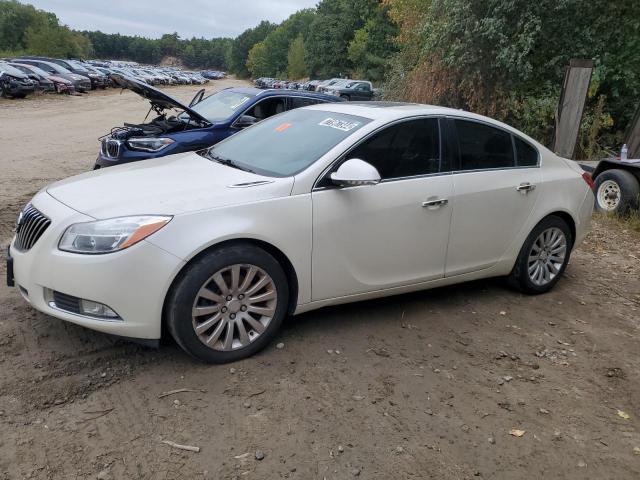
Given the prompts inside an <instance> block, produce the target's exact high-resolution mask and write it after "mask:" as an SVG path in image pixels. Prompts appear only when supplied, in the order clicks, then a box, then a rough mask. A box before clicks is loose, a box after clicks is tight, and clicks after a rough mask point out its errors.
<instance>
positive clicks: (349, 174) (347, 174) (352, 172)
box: [331, 158, 381, 187]
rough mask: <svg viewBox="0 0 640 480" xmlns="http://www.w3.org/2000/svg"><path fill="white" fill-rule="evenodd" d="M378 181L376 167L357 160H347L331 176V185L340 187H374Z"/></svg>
mask: <svg viewBox="0 0 640 480" xmlns="http://www.w3.org/2000/svg"><path fill="white" fill-rule="evenodd" d="M380 180H381V179H380V173H378V170H377V169H376V167H374V166H373V165H371V164H370V163H367V162H365V161H364V160H360V159H358V158H352V159H350V160H347V161H346V162H344V163H343V164H342V165H340V167H338V170H336V171H335V172H333V173H332V174H331V181H332V182H333V184H334V185H338V186H340V187H356V186H359V185H376V184H378V183H380Z"/></svg>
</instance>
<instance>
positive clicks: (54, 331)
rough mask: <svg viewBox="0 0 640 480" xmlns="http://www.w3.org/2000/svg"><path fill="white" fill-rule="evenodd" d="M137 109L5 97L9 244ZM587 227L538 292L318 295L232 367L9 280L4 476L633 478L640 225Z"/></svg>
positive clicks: (2, 304) (5, 235)
mask: <svg viewBox="0 0 640 480" xmlns="http://www.w3.org/2000/svg"><path fill="white" fill-rule="evenodd" d="M236 83H238V82H236V81H233V80H230V81H223V82H218V83H215V84H213V85H212V86H211V87H209V88H220V87H222V86H228V85H231V84H236ZM196 90H197V88H196V87H190V88H186V87H175V88H172V89H171V93H172V94H174V95H176V96H178V97H180V98H183V99H185V100H187V99H189V98H190V97H191V96H192V95H193V93H195V91H196ZM146 108H147V106H146V103H145V102H144V101H142V100H141V99H140V98H139V97H137V96H135V95H134V94H132V93H130V92H124V93H122V94H120V93H119V91H115V90H110V91H106V92H97V93H91V94H90V95H86V96H83V97H74V98H60V97H46V98H34V99H29V100H26V101H8V100H6V101H5V100H2V101H0V126H1V128H0V152H1V155H0V243H1V244H2V247H3V249H4V248H5V246H6V244H7V243H8V242H9V240H10V236H11V229H12V226H13V222H14V219H15V217H16V214H17V212H18V210H19V209H20V208H21V207H22V206H23V205H24V204H25V203H26V202H27V201H28V199H29V198H30V197H31V196H32V195H33V193H34V192H36V191H37V190H38V189H40V188H41V187H43V186H44V185H46V184H47V183H49V182H52V181H54V180H57V179H60V178H63V177H66V176H69V175H72V174H75V173H79V172H83V171H85V170H88V169H90V168H91V167H92V165H93V161H94V159H95V156H96V153H97V149H98V143H97V141H96V139H97V137H98V136H100V135H102V134H104V133H106V132H107V131H108V130H109V128H110V127H112V126H116V125H120V124H122V122H123V121H139V120H141V119H142V118H143V117H144V115H145V113H146ZM593 227H594V229H593V232H592V234H591V235H590V236H589V238H588V241H587V242H586V243H585V244H584V245H583V246H581V247H580V248H579V250H577V251H576V252H575V254H574V256H573V258H572V261H571V264H570V266H569V268H568V271H567V275H566V277H565V278H564V279H563V280H562V281H561V282H560V283H559V284H558V286H557V288H556V289H555V290H554V291H553V292H552V293H549V294H547V295H543V296H538V297H527V296H523V295H520V294H518V293H515V292H513V291H511V290H509V289H507V288H506V287H505V286H504V284H503V282H502V281H501V280H499V279H498V280H489V281H480V282H473V283H469V284H465V285H461V286H455V287H448V288H441V289H437V290H432V291H428V292H422V293H415V294H410V295H402V296H398V297H393V298H390V299H385V300H379V301H370V302H363V303H358V304H352V305H347V306H340V307H336V308H327V309H323V310H320V311H315V312H311V313H308V314H304V315H301V316H299V317H296V318H293V319H290V320H289V321H287V324H286V326H285V328H284V330H283V331H282V333H281V335H280V337H279V339H278V341H279V342H283V343H284V347H283V348H282V349H277V348H276V347H275V345H272V346H271V347H268V348H267V349H266V350H265V351H263V352H262V353H260V354H259V355H256V356H254V357H253V358H250V359H247V360H244V361H241V362H238V363H236V364H232V365H226V366H206V365H202V364H198V363H195V362H194V361H193V360H191V359H190V358H189V357H187V356H186V355H185V354H183V353H182V352H181V351H180V350H179V349H178V348H177V347H176V346H175V345H173V344H171V343H169V344H167V345H163V346H162V347H160V349H158V350H155V349H148V348H145V347H141V346H138V345H135V344H131V343H128V342H125V341H122V340H117V339H114V338H111V337H109V336H106V335H103V334H99V333H94V332H91V331H89V330H85V329H83V328H80V327H77V326H74V325H71V324H68V323H64V322H62V321H59V320H56V319H53V318H51V317H48V316H46V315H43V314H40V313H38V312H36V311H34V310H33V309H31V308H30V307H29V306H28V305H26V304H25V302H24V301H23V300H22V298H21V297H20V296H19V294H18V293H17V292H16V291H14V290H13V289H9V288H7V287H5V286H4V280H3V283H2V285H1V286H0V479H18V478H35V479H95V478H98V479H103V480H105V479H138V478H139V479H156V478H158V479H233V478H237V479H245V478H246V479H275V478H291V479H325V478H326V479H332V480H333V479H349V478H355V477H358V478H364V479H384V480H386V479H423V478H433V479H465V478H469V479H471V478H485V479H520V478H523V479H524V478H526V479H541V478H545V479H637V478H640V400H639V399H640V361H639V360H640V353H639V352H640V349H639V348H638V347H639V343H638V338H639V335H640V330H639V329H640V314H639V312H640V310H639V309H640V275H639V273H640V241H639V240H640V237H639V236H638V234H637V233H633V232H631V231H627V230H624V227H622V226H620V224H617V223H616V222H615V221H610V220H607V219H596V221H595V222H594V225H593ZM4 274H5V271H4V264H2V265H1V266H0V275H1V276H2V278H3V279H4ZM176 389H187V391H185V392H182V393H174V394H170V395H166V396H162V395H163V393H166V392H169V391H172V390H176ZM512 430H520V431H523V432H524V434H522V436H515V435H512V434H510V432H511V431H512ZM513 433H514V434H520V433H521V432H516V431H513ZM163 440H169V441H173V442H176V443H179V444H183V445H191V446H197V447H200V449H201V450H200V452H199V453H195V452H189V451H183V450H180V449H176V448H173V447H171V446H169V445H167V444H164V443H162V442H163ZM262 455H264V458H262ZM258 458H262V460H259V459H258Z"/></svg>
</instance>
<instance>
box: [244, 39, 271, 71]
mask: <svg viewBox="0 0 640 480" xmlns="http://www.w3.org/2000/svg"><path fill="white" fill-rule="evenodd" d="M266 53H267V49H266V47H265V45H264V42H259V43H256V44H255V45H254V46H253V48H251V50H249V55H248V56H247V71H248V72H249V73H250V74H251V76H252V77H254V78H257V77H266V76H267V75H268V74H269V73H268V72H269V66H268V64H267V58H266Z"/></svg>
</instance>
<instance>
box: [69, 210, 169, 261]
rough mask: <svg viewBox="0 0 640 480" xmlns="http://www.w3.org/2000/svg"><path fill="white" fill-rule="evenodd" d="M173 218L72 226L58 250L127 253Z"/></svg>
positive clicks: (113, 221) (108, 221)
mask: <svg viewBox="0 0 640 480" xmlns="http://www.w3.org/2000/svg"><path fill="white" fill-rule="evenodd" d="M171 218H172V217H168V216H161V215H144V216H139V217H118V218H110V219H108V220H97V221H95V222H86V223H76V224H74V225H71V226H70V227H68V228H67V229H66V230H65V232H64V234H63V235H62V238H61V239H60V243H59V244H58V248H59V249H60V250H63V251H65V252H72V253H88V254H100V253H111V252H117V251H118V250H123V249H125V248H128V247H130V246H131V245H134V244H136V243H138V242H139V241H141V240H144V239H145V238H147V237H148V236H149V235H151V234H153V233H155V232H157V231H158V230H160V229H161V228H162V227H164V226H165V225H166V224H167V223H169V221H170V220H171Z"/></svg>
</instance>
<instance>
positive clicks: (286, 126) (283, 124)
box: [276, 123, 291, 132]
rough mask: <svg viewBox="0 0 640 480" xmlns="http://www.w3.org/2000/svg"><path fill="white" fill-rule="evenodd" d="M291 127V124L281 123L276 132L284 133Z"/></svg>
mask: <svg viewBox="0 0 640 480" xmlns="http://www.w3.org/2000/svg"><path fill="white" fill-rule="evenodd" d="M290 126H291V124H290V123H281V124H280V125H278V126H277V127H276V132H284V131H285V130H286V129H287V128H289V127H290Z"/></svg>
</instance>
